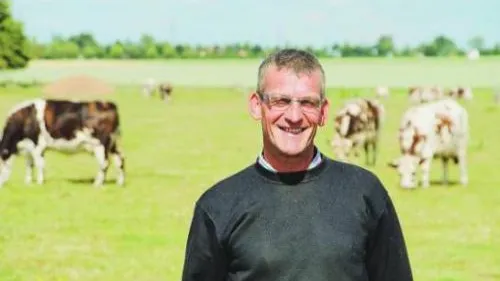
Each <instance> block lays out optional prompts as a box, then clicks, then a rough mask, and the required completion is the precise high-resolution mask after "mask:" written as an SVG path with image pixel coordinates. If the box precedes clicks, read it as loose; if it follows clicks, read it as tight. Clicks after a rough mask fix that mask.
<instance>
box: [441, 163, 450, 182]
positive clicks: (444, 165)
mask: <svg viewBox="0 0 500 281" xmlns="http://www.w3.org/2000/svg"><path fill="white" fill-rule="evenodd" d="M448 160H449V159H448V157H443V158H442V159H441V162H442V163H443V184H444V185H448V167H449V165H448V162H449V161H448Z"/></svg>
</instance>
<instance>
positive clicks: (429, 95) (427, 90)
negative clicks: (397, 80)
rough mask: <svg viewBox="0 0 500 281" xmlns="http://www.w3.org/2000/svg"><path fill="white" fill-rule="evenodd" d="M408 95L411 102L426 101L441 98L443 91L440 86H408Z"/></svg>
mask: <svg viewBox="0 0 500 281" xmlns="http://www.w3.org/2000/svg"><path fill="white" fill-rule="evenodd" d="M408 97H409V99H410V102H411V103H413V104H419V103H426V102H431V101H435V100H439V99H442V98H443V97H444V91H443V89H442V88H441V87H438V86H433V87H423V86H421V87H410V88H409V89H408Z"/></svg>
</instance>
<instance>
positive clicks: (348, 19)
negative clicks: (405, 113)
mask: <svg viewBox="0 0 500 281" xmlns="http://www.w3.org/2000/svg"><path fill="white" fill-rule="evenodd" d="M11 1H12V14H13V16H14V17H15V18H16V19H18V20H20V21H22V22H23V23H24V28H25V32H26V33H27V35H28V36H30V37H35V38H36V39H38V40H39V41H42V42H48V41H50V40H51V38H52V36H54V35H59V36H64V37H68V36H71V35H74V34H77V33H80V32H90V33H92V34H93V35H94V37H95V38H96V39H97V40H98V41H99V42H102V43H112V42H114V41H116V40H132V41H136V40H138V39H139V38H140V36H141V34H150V35H152V36H153V37H154V38H155V39H157V40H167V41H170V42H173V43H189V44H216V43H218V44H226V43H236V42H250V43H258V44H262V45H266V46H273V45H278V44H279V45H282V44H284V43H289V44H295V45H303V46H306V45H308V46H316V47H317V46H328V45H331V44H333V43H336V42H352V43H374V42H375V41H376V39H377V38H378V37H379V36H380V35H381V34H389V35H392V36H393V38H394V40H395V43H396V45H397V46H403V45H416V44H419V43H421V42H423V41H430V40H432V38H434V37H435V36H436V35H440V34H442V35H446V36H449V37H451V38H452V39H453V40H455V41H456V42H457V43H458V44H459V45H461V46H466V44H467V41H468V40H469V39H470V38H471V37H473V36H476V35H479V36H482V37H483V38H484V39H485V42H486V44H487V45H491V44H493V43H496V42H499V43H500V31H499V29H500V16H498V11H500V1H499V0H474V1H472V0H447V1H440V0H411V1H410V0H308V1H304V0H296V1H293V0H288V1H285V0H269V1H263V0H253V1H242V0H140V1H138V0H11Z"/></svg>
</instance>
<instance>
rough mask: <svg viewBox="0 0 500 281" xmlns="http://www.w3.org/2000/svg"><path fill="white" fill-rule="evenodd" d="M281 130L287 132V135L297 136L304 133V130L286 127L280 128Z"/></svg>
mask: <svg viewBox="0 0 500 281" xmlns="http://www.w3.org/2000/svg"><path fill="white" fill-rule="evenodd" d="M280 128H281V130H283V131H285V132H287V133H292V134H299V133H302V131H304V129H302V128H286V127H280Z"/></svg>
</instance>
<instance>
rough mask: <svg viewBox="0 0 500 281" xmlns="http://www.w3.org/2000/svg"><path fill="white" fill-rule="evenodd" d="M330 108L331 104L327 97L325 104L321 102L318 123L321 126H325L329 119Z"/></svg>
mask: <svg viewBox="0 0 500 281" xmlns="http://www.w3.org/2000/svg"><path fill="white" fill-rule="evenodd" d="M329 110H330V104H329V102H328V99H327V98H326V97H325V99H324V101H323V104H321V108H320V114H321V115H320V119H319V122H318V125H319V126H321V127H322V126H324V125H326V122H327V120H328V111H329Z"/></svg>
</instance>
